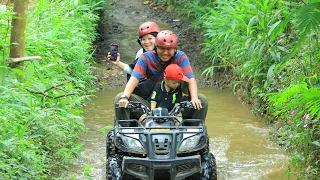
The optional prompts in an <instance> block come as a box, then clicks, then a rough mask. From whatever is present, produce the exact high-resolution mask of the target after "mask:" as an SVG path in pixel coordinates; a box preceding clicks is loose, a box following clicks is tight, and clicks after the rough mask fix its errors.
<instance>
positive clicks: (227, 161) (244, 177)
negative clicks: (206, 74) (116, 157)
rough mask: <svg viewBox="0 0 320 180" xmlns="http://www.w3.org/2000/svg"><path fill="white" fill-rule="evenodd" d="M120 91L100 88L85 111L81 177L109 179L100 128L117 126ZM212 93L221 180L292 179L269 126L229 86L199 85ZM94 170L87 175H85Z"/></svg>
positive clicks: (213, 143)
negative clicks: (115, 103)
mask: <svg viewBox="0 0 320 180" xmlns="http://www.w3.org/2000/svg"><path fill="white" fill-rule="evenodd" d="M119 91H121V90H106V91H99V92H97V93H96V94H95V95H96V97H95V98H94V99H93V104H91V105H89V106H88V107H87V108H86V110H85V124H86V127H87V128H88V132H87V134H84V135H82V137H81V143H83V145H84V151H83V153H82V155H83V157H82V158H80V159H78V160H77V161H76V162H74V168H73V170H72V173H71V175H74V177H75V178H76V179H88V178H87V177H90V178H92V179H99V180H100V179H101V180H102V179H105V162H106V158H105V154H106V139H105V136H106V135H105V134H103V133H101V132H100V130H101V129H102V128H104V127H106V126H112V125H113V118H114V108H113V98H114V97H115V95H116V94H117V93H118V92H119ZM200 92H201V93H203V94H204V95H206V96H207V98H208V101H209V111H208V115H207V120H206V125H207V129H208V133H209V137H210V147H211V148H210V150H211V152H212V153H213V154H214V156H215V157H216V161H217V167H218V179H219V180H220V179H221V180H248V179H262V180H264V179H266V180H269V179H272V180H282V179H288V178H287V175H286V170H287V156H286V155H285V153H283V152H282V150H281V149H279V147H278V146H277V144H275V143H273V142H271V141H269V140H267V135H268V132H269V129H268V127H266V126H265V125H264V122H263V121H262V120H259V119H258V118H257V117H255V116H253V115H252V114H251V112H250V108H249V107H247V106H245V105H242V104H241V103H240V102H239V101H238V100H237V99H236V98H235V97H233V96H232V95H231V94H230V91H228V90H219V89H212V88H211V89H200ZM85 167H87V168H89V169H90V171H87V172H88V175H87V177H85V176H84V175H83V172H84V171H85V170H84V169H85Z"/></svg>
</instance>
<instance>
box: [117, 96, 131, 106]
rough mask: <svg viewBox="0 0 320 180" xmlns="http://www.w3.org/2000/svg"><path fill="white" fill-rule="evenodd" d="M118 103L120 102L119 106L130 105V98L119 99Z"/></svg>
mask: <svg viewBox="0 0 320 180" xmlns="http://www.w3.org/2000/svg"><path fill="white" fill-rule="evenodd" d="M118 104H119V107H125V108H126V107H128V105H129V100H128V99H125V98H124V99H120V100H119V102H118Z"/></svg>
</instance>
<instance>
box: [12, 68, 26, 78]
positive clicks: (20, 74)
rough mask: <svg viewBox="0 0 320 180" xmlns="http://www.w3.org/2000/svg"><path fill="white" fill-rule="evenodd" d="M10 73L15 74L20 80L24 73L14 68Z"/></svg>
mask: <svg viewBox="0 0 320 180" xmlns="http://www.w3.org/2000/svg"><path fill="white" fill-rule="evenodd" d="M12 71H13V72H15V73H16V74H17V75H19V76H20V77H22V78H23V77H24V72H23V71H22V70H21V69H17V68H14V69H12Z"/></svg>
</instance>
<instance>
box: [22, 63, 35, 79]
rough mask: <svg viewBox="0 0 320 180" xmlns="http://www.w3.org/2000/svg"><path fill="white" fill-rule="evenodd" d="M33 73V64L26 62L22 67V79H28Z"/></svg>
mask: <svg viewBox="0 0 320 180" xmlns="http://www.w3.org/2000/svg"><path fill="white" fill-rule="evenodd" d="M33 75H34V65H33V64H32V63H30V64H28V66H27V67H26V68H25V69H24V79H25V80H30V79H32V78H33Z"/></svg>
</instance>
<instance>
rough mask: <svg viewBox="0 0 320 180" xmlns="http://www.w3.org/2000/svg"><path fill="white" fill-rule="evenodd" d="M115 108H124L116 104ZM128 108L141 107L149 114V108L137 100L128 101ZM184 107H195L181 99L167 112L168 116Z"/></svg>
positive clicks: (175, 113) (177, 112)
mask: <svg viewBox="0 0 320 180" xmlns="http://www.w3.org/2000/svg"><path fill="white" fill-rule="evenodd" d="M116 108H124V107H123V106H119V104H118V103H117V104H116ZM127 108H128V109H141V110H142V111H143V112H144V113H145V114H148V115H149V114H150V108H149V107H148V106H146V105H144V104H143V103H141V102H139V101H129V104H128V107H127ZM184 109H195V108H194V106H193V105H192V103H191V102H190V101H182V102H180V103H177V104H176V105H175V106H174V107H173V108H172V110H171V111H170V112H169V113H168V115H169V116H175V115H177V114H179V113H180V112H181V111H183V110H184Z"/></svg>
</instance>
